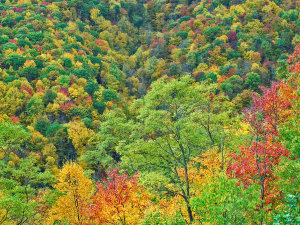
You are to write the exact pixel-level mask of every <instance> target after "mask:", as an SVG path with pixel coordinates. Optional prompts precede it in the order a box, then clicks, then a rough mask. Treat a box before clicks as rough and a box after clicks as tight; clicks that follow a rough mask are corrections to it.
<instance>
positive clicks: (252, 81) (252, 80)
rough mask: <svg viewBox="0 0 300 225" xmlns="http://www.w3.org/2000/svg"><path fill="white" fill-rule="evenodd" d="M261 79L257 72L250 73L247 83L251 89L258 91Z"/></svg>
mask: <svg viewBox="0 0 300 225" xmlns="http://www.w3.org/2000/svg"><path fill="white" fill-rule="evenodd" d="M260 82H261V79H260V76H259V74H257V73H253V72H251V73H248V74H247V78H246V79H245V85H246V87H247V88H249V89H250V90H253V91H256V90H257V88H258V85H259V84H260Z"/></svg>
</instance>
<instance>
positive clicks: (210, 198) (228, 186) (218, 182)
mask: <svg viewBox="0 0 300 225" xmlns="http://www.w3.org/2000/svg"><path fill="white" fill-rule="evenodd" d="M202 179H203V178H202ZM198 191H199V192H200V194H199V195H197V196H195V197H193V198H192V200H191V201H192V207H193V209H194V211H195V213H196V214H198V215H199V216H200V217H201V218H202V219H201V221H202V222H204V223H208V224H247V222H248V223H251V222H255V219H256V215H255V214H254V212H255V211H256V208H257V205H258V204H259V203H260V199H259V187H258V186H255V185H253V186H251V187H250V188H247V189H245V188H244V187H243V185H238V180H237V179H228V177H227V176H226V175H225V174H222V175H220V176H216V175H215V176H214V178H213V180H211V181H210V182H208V183H207V184H204V185H202V186H201V187H200V190H198Z"/></svg>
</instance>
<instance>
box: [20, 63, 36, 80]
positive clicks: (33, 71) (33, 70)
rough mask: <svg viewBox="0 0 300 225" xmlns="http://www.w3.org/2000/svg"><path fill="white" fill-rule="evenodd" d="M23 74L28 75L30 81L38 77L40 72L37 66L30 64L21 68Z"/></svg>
mask: <svg viewBox="0 0 300 225" xmlns="http://www.w3.org/2000/svg"><path fill="white" fill-rule="evenodd" d="M21 76H24V77H26V79H27V80H28V82H31V81H32V80H34V79H36V78H38V76H39V72H38V69H37V68H36V67H33V66H28V67H25V68H24V69H22V70H21Z"/></svg>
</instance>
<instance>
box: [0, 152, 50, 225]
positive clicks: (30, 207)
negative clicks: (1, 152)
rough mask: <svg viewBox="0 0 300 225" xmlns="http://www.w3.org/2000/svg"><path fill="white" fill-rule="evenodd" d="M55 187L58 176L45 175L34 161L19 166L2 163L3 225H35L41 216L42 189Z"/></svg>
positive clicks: (25, 160) (1, 206) (0, 197)
mask: <svg viewBox="0 0 300 225" xmlns="http://www.w3.org/2000/svg"><path fill="white" fill-rule="evenodd" d="M53 183H54V176H53V175H52V174H51V173H50V172H49V171H48V172H42V171H41V168H40V167H39V165H38V164H37V160H36V159H35V158H33V157H28V158H25V159H21V160H20V162H19V163H18V165H16V166H15V165H12V164H7V163H5V162H4V161H2V160H0V190H1V194H0V211H2V210H3V212H4V215H3V216H2V217H1V214H0V223H1V224H3V223H4V224H32V223H31V222H30V221H33V220H34V217H35V216H38V214H39V213H41V211H42V210H41V209H40V208H39V207H38V206H39V202H38V200H37V196H38V192H39V189H40V187H46V186H49V185H52V184H53Z"/></svg>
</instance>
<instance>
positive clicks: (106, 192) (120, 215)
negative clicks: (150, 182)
mask: <svg viewBox="0 0 300 225" xmlns="http://www.w3.org/2000/svg"><path fill="white" fill-rule="evenodd" d="M148 197H149V196H148V194H147V191H146V190H145V189H144V188H143V187H142V186H140V185H139V184H138V176H137V175H136V174H135V175H134V176H133V177H132V178H131V177H130V176H129V175H127V174H126V173H124V174H121V173H120V172H119V170H118V169H117V168H114V169H113V170H112V171H108V172H107V178H106V179H105V180H102V181H101V182H100V183H98V184H97V193H96V195H95V196H94V197H93V204H92V206H91V218H92V220H93V221H94V222H96V223H97V224H123V225H125V224H137V223H138V221H139V220H140V219H141V218H142V217H143V215H144V210H145V209H146V208H147V206H148V204H149V201H148Z"/></svg>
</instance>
